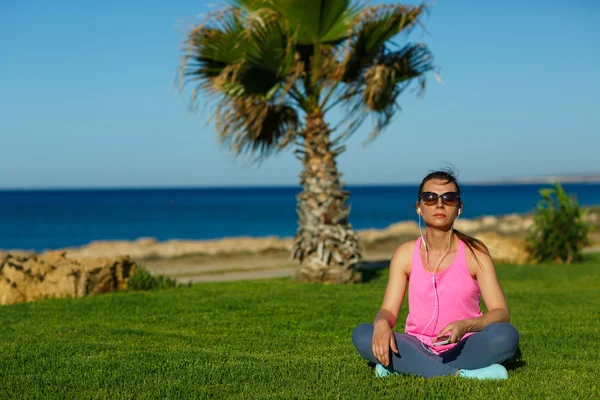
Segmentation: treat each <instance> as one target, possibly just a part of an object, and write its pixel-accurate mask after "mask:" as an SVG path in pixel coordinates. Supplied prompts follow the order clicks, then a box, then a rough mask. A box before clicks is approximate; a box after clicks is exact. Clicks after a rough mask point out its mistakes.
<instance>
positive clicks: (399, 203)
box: [0, 183, 600, 251]
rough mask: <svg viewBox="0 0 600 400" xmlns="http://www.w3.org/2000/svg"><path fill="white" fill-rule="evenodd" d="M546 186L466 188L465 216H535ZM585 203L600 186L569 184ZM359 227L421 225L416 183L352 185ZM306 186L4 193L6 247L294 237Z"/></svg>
mask: <svg viewBox="0 0 600 400" xmlns="http://www.w3.org/2000/svg"><path fill="white" fill-rule="evenodd" d="M547 187H549V185H548V184H502V185H499V184H495V185H480V184H477V185H468V184H463V185H462V199H463V203H464V207H463V214H462V215H461V217H464V218H469V219H471V218H476V217H480V216H484V215H494V216H501V215H506V214H510V213H529V212H532V211H533V210H534V209H535V208H536V205H537V203H538V201H539V200H540V194H539V190H540V189H542V188H547ZM563 188H564V189H565V191H566V192H567V193H568V194H570V195H571V196H573V197H574V198H576V199H577V201H578V202H579V204H580V205H598V204H600V183H565V184H563ZM345 189H347V190H349V191H350V192H351V194H350V198H349V200H348V204H349V205H350V206H351V213H350V219H349V221H350V223H351V224H352V226H353V227H354V228H355V229H365V228H378V229H381V228H386V227H387V226H389V225H390V224H393V223H396V222H398V221H406V220H415V221H416V218H417V215H416V213H415V211H414V205H415V201H416V198H417V190H418V186H417V185H402V186H348V187H345ZM300 191H301V188H300V187H295V186H294V187H248V188H181V189H174V188H163V189H160V188H157V189H80V190H72V189H69V190H0V227H1V228H0V249H12V250H14V249H22V250H31V251H44V250H50V249H59V248H65V247H74V246H81V245H85V244H88V243H89V242H91V241H95V240H135V239H138V238H140V237H154V238H156V239H158V240H160V241H164V240H169V239H194V240H199V239H218V238H223V237H235V236H254V237H257V236H272V235H275V236H280V237H292V236H294V235H295V233H296V230H297V227H298V222H297V219H298V218H297V213H296V195H297V194H298V193H300Z"/></svg>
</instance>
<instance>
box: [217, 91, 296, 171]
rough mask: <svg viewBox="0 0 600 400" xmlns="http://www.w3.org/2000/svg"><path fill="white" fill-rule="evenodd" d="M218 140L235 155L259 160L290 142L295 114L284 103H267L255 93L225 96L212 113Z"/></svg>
mask: <svg viewBox="0 0 600 400" xmlns="http://www.w3.org/2000/svg"><path fill="white" fill-rule="evenodd" d="M215 119H216V127H217V131H218V134H219V139H220V143H221V145H223V146H227V147H229V149H230V150H231V151H232V152H234V153H235V154H236V155H242V154H245V155H248V156H252V155H256V157H255V159H254V161H261V160H263V159H264V158H265V157H267V156H269V155H270V154H272V153H275V152H278V151H281V150H283V149H284V148H285V147H286V146H287V145H289V144H290V143H293V142H294V139H295V138H296V136H297V133H298V129H299V121H298V115H297V113H296V111H295V110H294V108H292V107H290V106H288V105H278V104H270V103H268V102H266V101H264V100H263V99H261V98H258V97H256V96H244V97H239V98H231V97H225V98H223V99H222V100H221V102H220V104H219V106H218V107H217V108H216V113H215Z"/></svg>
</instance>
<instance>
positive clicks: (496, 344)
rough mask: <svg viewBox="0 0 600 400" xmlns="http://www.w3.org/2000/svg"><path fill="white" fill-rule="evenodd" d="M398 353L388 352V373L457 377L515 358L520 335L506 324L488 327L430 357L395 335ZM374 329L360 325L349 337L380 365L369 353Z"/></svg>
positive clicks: (412, 341) (413, 339) (414, 342)
mask: <svg viewBox="0 0 600 400" xmlns="http://www.w3.org/2000/svg"><path fill="white" fill-rule="evenodd" d="M394 336H395V338H396V346H397V348H398V353H399V354H396V353H394V352H392V351H391V350H390V364H389V365H388V369H389V370H393V371H396V372H399V373H403V374H409V375H421V376H424V377H426V378H431V377H434V376H442V375H456V373H457V371H458V370H459V369H476V368H483V367H487V366H489V365H492V364H498V363H502V362H504V361H506V360H508V359H510V358H511V357H512V356H514V354H515V352H516V350H517V345H518V344H519V333H518V332H517V330H516V329H515V327H513V326H512V325H511V324H509V323H495V324H490V325H487V326H486V327H484V328H483V330H482V331H480V332H477V333H475V334H473V335H471V336H469V337H467V338H464V339H462V340H460V341H459V342H458V343H457V345H456V346H454V347H453V348H451V349H449V350H446V351H444V352H442V353H440V354H437V355H436V354H430V353H428V352H427V351H425V349H423V347H422V346H421V342H420V340H419V339H418V338H416V337H414V336H410V335H407V334H402V333H397V332H394ZM372 340H373V325H372V324H361V325H359V326H357V327H356V328H355V329H354V332H353V333H352V342H353V343H354V347H356V350H358V353H359V354H360V355H361V356H362V357H364V358H366V359H367V360H369V361H371V362H373V363H376V364H377V363H379V361H377V359H376V358H375V356H374V355H373V351H372V347H371V344H372Z"/></svg>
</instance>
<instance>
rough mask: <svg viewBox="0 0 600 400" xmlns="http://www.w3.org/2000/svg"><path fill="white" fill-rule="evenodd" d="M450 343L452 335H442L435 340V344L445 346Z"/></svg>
mask: <svg viewBox="0 0 600 400" xmlns="http://www.w3.org/2000/svg"><path fill="white" fill-rule="evenodd" d="M449 343H450V336H442V337H441V338H438V339H436V340H435V341H434V342H433V345H434V346H443V345H445V344H449Z"/></svg>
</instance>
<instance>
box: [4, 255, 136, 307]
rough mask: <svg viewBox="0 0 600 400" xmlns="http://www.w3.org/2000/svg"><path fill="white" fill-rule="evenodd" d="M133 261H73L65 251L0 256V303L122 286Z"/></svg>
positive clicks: (64, 295)
mask: <svg viewBox="0 0 600 400" xmlns="http://www.w3.org/2000/svg"><path fill="white" fill-rule="evenodd" d="M136 267H137V266H136V264H135V263H134V262H133V261H131V260H130V259H129V257H126V256H125V257H116V258H112V259H95V260H94V259H86V260H75V259H71V258H67V255H66V252H65V251H54V252H49V253H45V254H43V255H41V256H38V255H30V256H22V255H12V254H8V255H6V256H4V257H3V258H1V259H0V304H12V303H18V302H23V301H34V300H38V299H42V298H50V297H52V298H59V297H84V296H87V295H90V294H98V293H106V292H111V291H114V290H117V289H125V288H126V287H127V281H128V279H129V276H130V275H131V274H132V273H133V272H134V271H135V268H136Z"/></svg>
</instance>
